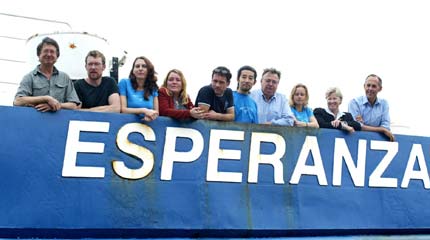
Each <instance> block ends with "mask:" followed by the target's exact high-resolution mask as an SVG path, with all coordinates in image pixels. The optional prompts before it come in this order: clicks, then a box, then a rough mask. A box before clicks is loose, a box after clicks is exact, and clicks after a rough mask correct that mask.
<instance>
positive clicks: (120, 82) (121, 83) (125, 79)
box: [118, 78, 131, 86]
mask: <svg viewBox="0 0 430 240" xmlns="http://www.w3.org/2000/svg"><path fill="white" fill-rule="evenodd" d="M128 84H131V81H130V79H128V78H123V79H121V80H120V81H119V83H118V85H124V86H126V85H128Z"/></svg>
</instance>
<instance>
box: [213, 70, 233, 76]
mask: <svg viewBox="0 0 430 240" xmlns="http://www.w3.org/2000/svg"><path fill="white" fill-rule="evenodd" d="M213 73H218V74H219V73H221V74H223V75H227V74H229V73H230V72H229V71H228V70H227V69H222V68H215V70H214V72H213Z"/></svg>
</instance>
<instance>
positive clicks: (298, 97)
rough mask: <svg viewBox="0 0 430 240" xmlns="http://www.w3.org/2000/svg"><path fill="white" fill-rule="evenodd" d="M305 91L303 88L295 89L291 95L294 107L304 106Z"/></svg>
mask: <svg viewBox="0 0 430 240" xmlns="http://www.w3.org/2000/svg"><path fill="white" fill-rule="evenodd" d="M306 97H307V96H306V89H305V88H303V87H298V88H296V91H295V92H294V95H293V102H294V105H295V106H302V107H303V106H304V105H305V103H306Z"/></svg>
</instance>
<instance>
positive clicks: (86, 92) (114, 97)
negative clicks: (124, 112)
mask: <svg viewBox="0 0 430 240" xmlns="http://www.w3.org/2000/svg"><path fill="white" fill-rule="evenodd" d="M85 68H86V70H87V73H88V77H87V78H85V79H80V80H77V81H76V82H75V89H76V93H77V94H78V97H79V99H80V100H81V101H82V104H81V105H80V110H84V111H94V112H120V107H121V105H120V98H119V94H118V85H117V84H116V82H115V80H114V79H112V78H110V77H102V74H103V71H104V70H105V68H106V58H105V56H104V55H103V53H101V52H99V51H97V50H93V51H90V52H89V53H88V54H87V57H86V58H85Z"/></svg>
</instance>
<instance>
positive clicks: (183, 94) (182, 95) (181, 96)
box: [163, 69, 188, 104]
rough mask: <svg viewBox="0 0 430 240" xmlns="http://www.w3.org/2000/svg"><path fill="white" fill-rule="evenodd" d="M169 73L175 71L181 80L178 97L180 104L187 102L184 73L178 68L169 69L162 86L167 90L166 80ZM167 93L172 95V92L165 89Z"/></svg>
mask: <svg viewBox="0 0 430 240" xmlns="http://www.w3.org/2000/svg"><path fill="white" fill-rule="evenodd" d="M170 73H176V74H178V75H179V78H180V79H181V82H182V89H181V92H180V93H179V99H180V100H181V103H182V104H188V94H187V80H186V79H185V77H184V74H183V73H182V72H181V71H180V70H178V69H172V70H170V71H169V72H168V73H167V75H166V78H164V82H163V87H165V88H166V89H167V90H169V89H168V88H167V80H168V79H169V75H170ZM167 94H168V95H169V96H171V95H172V93H171V92H170V91H167Z"/></svg>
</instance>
